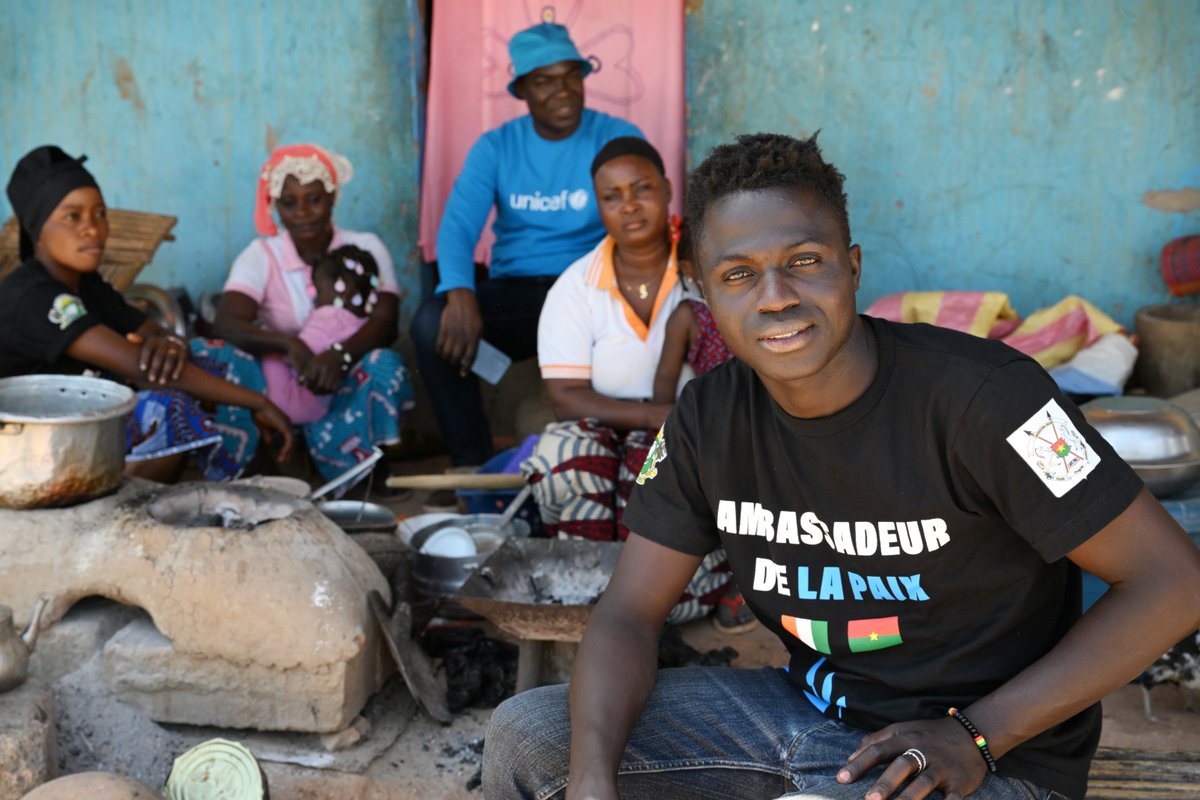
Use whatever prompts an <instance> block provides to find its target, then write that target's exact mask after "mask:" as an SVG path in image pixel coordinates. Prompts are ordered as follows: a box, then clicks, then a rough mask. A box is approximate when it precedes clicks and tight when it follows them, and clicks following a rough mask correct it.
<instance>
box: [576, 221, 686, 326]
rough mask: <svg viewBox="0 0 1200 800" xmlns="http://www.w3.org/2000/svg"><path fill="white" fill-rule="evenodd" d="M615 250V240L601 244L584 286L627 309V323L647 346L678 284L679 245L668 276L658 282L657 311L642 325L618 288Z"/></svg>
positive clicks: (655, 298) (674, 247)
mask: <svg viewBox="0 0 1200 800" xmlns="http://www.w3.org/2000/svg"><path fill="white" fill-rule="evenodd" d="M615 249H616V242H614V241H613V238H612V237H611V236H605V237H604V241H603V242H601V243H600V247H599V248H597V250H596V255H595V257H594V258H592V263H590V264H589V265H588V268H587V273H586V274H585V276H584V282H585V283H587V284H588V285H589V286H593V287H595V288H596V289H599V290H600V291H603V292H608V293H609V294H610V295H611V296H612V297H613V298H614V299H616V300H617V302H619V303H620V304H621V307H622V308H623V309H624V312H625V321H626V322H628V323H629V327H631V328H633V332H634V333H636V334H637V337H638V338H639V339H641V340H642V341H643V342H644V341H646V340H647V339H648V338H650V329H651V328H653V327H654V320H656V319H658V315H659V312H660V311H662V306H663V303H665V302H666V301H667V296H668V295H670V294H671V290H672V289H674V288H675V284H676V283H678V282H679V265H678V263H677V261H676V245H675V242H671V256H670V259H669V260H668V261H667V269H666V272H664V273H663V277H662V280H661V281H659V284H658V294H656V295H655V296H654V308H653V309H652V310H651V311H650V323H649V324H646V323H645V322H642V318H641V317H639V316H638V315H637V312H636V311H634V310H633V306H631V305H629V301H628V300H626V299H625V295H623V294H621V287H620V286H619V285H618V284H617V270H616V265H615V264H614V262H613V251H614V250H615Z"/></svg>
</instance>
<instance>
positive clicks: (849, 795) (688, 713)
mask: <svg viewBox="0 0 1200 800" xmlns="http://www.w3.org/2000/svg"><path fill="white" fill-rule="evenodd" d="M863 736H864V732H863V731H861V730H858V729H856V728H851V727H850V726H848V725H843V724H842V723H840V722H836V721H834V720H830V719H828V718H826V717H824V716H822V715H821V714H819V713H817V711H816V709H815V708H813V707H812V705H811V704H810V703H809V702H808V701H807V700H806V699H804V697H803V696H802V695H801V694H800V693H799V692H797V691H796V689H795V688H794V687H793V686H792V685H791V684H790V683H788V681H787V677H786V676H785V675H784V673H783V672H782V671H780V670H775V669H761V670H750V669H732V668H722V667H683V668H679V669H667V670H662V671H660V672H659V675H658V683H657V684H656V685H655V687H654V692H653V694H652V695H651V696H650V700H649V702H648V703H647V704H646V710H645V712H644V713H643V714H642V717H641V719H640V720H639V721H638V723H637V725H636V726H635V727H634V729H633V733H632V734H631V736H630V739H629V744H628V746H627V747H626V748H625V757H624V759H623V760H622V762H621V766H620V771H619V777H618V787H619V789H620V792H621V797H622V800H642V799H643V798H645V800H687V799H688V798H738V799H739V800H769V798H779V797H787V798H789V800H816V799H817V798H834V799H835V800H862V798H863V796H864V795H866V792H867V788H868V787H869V786H870V785H871V782H872V781H874V780H875V779H876V778H878V777H879V774H880V773H881V772H882V771H883V768H882V767H880V768H877V769H875V770H873V771H872V772H871V773H869V774H868V775H867V776H865V777H864V778H862V779H861V780H859V781H858V782H856V783H853V784H849V785H842V784H839V783H838V782H837V781H836V780H835V776H836V775H837V771H838V770H839V769H840V768H841V767H842V765H843V764H845V763H846V758H847V757H848V756H849V755H850V753H852V752H853V751H854V750H855V748H856V747H857V746H858V743H859V741H860V740H861V739H862V737H863ZM569 748H570V721H569V719H568V716H567V687H566V686H565V685H559V686H545V687H542V688H540V689H534V690H531V691H528V692H524V693H522V694H519V695H516V696H515V697H513V698H511V699H509V700H507V701H505V702H504V703H503V704H501V705H500V707H499V708H497V709H496V711H495V713H494V714H493V715H492V719H491V722H490V723H489V725H488V731H487V737H486V739H485V741H484V750H483V790H484V797H486V798H487V800H510V799H515V798H531V799H536V800H546V799H547V798H560V797H562V796H563V789H564V787H565V786H566V782H567V768H568V764H569ZM934 797H937V798H940V797H941V794H940V793H938V794H935V795H934ZM1061 797H1062V796H1061V795H1058V794H1056V793H1053V792H1048V791H1046V790H1045V789H1039V788H1038V787H1036V786H1033V785H1031V784H1029V783H1027V782H1025V781H1020V780H1016V779H1011V778H1009V779H1006V778H1000V777H997V776H995V775H991V774H989V775H988V776H987V778H986V779H985V780H984V784H983V786H981V787H980V788H979V789H978V790H977V791H976V792H975V793H974V794H972V795H971V800H1051V799H1052V798H1061ZM1064 800H1065V799H1064Z"/></svg>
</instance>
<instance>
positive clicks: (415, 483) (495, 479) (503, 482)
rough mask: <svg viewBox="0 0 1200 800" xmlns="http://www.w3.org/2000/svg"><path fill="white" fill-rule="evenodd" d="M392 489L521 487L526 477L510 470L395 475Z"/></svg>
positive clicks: (391, 479) (390, 482) (391, 483)
mask: <svg viewBox="0 0 1200 800" xmlns="http://www.w3.org/2000/svg"><path fill="white" fill-rule="evenodd" d="M387 485H388V487H389V488H392V489H520V488H521V487H523V486H524V485H525V479H524V478H522V477H521V476H520V475H517V474H514V473H508V472H475V473H471V472H467V473H452V472H451V473H446V474H437V475H393V476H391V477H389V478H388V479H387Z"/></svg>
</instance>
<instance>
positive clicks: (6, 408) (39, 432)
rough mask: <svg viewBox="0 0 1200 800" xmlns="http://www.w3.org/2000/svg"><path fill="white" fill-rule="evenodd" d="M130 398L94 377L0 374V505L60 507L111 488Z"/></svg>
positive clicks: (119, 469)
mask: <svg viewBox="0 0 1200 800" xmlns="http://www.w3.org/2000/svg"><path fill="white" fill-rule="evenodd" d="M136 404H137V400H136V398H135V396H134V393H133V390H132V389H129V388H127V387H125V386H122V385H121V384H119V383H114V382H112V381H106V380H102V379H100V378H88V377H84V376H82V375H22V376H19V377H15V378H3V379H0V506H3V507H5V508H46V507H51V506H65V505H71V504H72V503H78V502H82V501H84V500H90V499H91V498H93V497H99V496H100V495H102V494H105V493H107V492H110V491H112V490H113V489H115V488H117V486H118V485H119V484H120V483H121V478H122V475H123V473H124V469H125V418H126V417H127V416H128V414H129V412H131V411H133V408H134V406H135V405H136Z"/></svg>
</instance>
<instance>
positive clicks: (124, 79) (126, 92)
mask: <svg viewBox="0 0 1200 800" xmlns="http://www.w3.org/2000/svg"><path fill="white" fill-rule="evenodd" d="M112 73H113V83H115V84H116V86H117V91H118V92H120V93H121V99H122V100H127V101H129V104H130V105H132V106H133V107H134V108H136V109H137V110H138V111H145V110H146V104H145V103H144V102H142V93H141V91H140V90H139V89H138V85H137V79H136V78H134V77H133V68H132V67H130V66H129V62H128V61H126V60H125V59H123V58H116V59H113V64H112Z"/></svg>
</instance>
